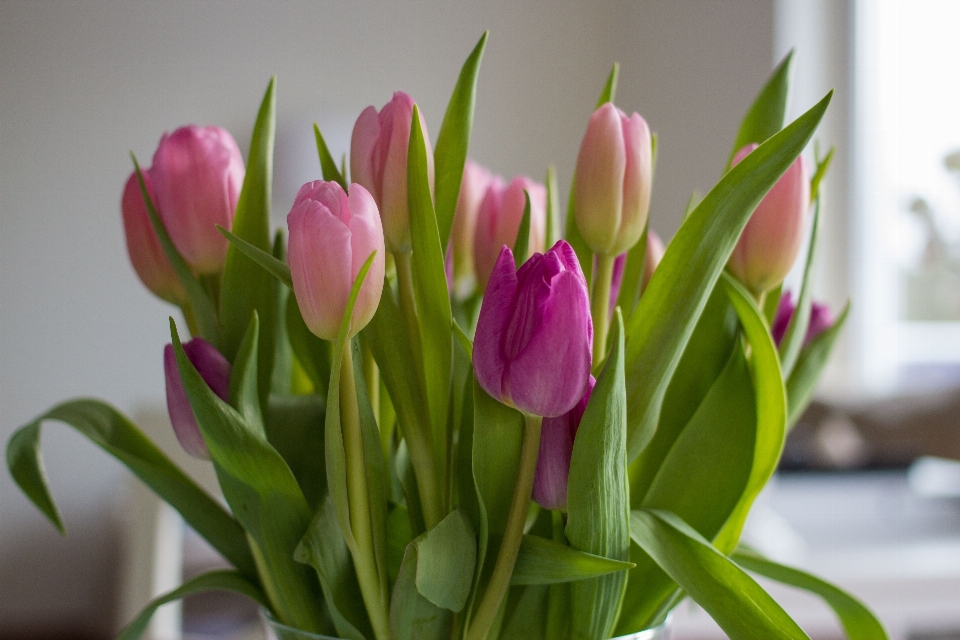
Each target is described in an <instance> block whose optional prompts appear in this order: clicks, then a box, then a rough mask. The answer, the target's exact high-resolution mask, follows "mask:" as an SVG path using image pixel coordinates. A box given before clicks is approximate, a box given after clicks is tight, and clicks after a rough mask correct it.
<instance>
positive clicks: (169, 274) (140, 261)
mask: <svg viewBox="0 0 960 640" xmlns="http://www.w3.org/2000/svg"><path fill="white" fill-rule="evenodd" d="M142 174H143V181H144V184H145V185H146V187H147V193H148V194H149V196H150V200H151V201H152V202H153V205H154V209H156V205H157V197H156V192H155V190H154V188H153V182H152V180H151V179H150V171H149V169H148V170H144V171H142ZM120 212H121V214H122V215H123V233H124V235H125V236H126V239H127V253H128V254H129V255H130V262H131V263H132V264H133V269H134V271H136V272H137V276H139V278H140V281H141V282H143V284H144V286H146V287H147V289H149V290H150V291H152V292H153V293H154V294H155V295H157V296H159V297H160V298H163V299H164V300H166V301H167V302H172V303H173V304H177V305H183V304H185V303H186V302H187V293H186V291H184V289H183V285H182V284H180V280H179V279H178V278H177V274H176V273H175V272H174V270H173V267H172V266H171V265H170V261H169V260H167V256H166V254H164V252H163V247H161V246H160V240H159V239H158V238H157V233H156V232H155V231H154V230H153V224H151V222H150V214H149V213H148V212H147V205H146V203H145V202H144V200H143V192H142V191H141V190H140V182H139V181H138V180H137V174H136V172H133V173H131V174H130V177H129V178H127V183H126V185H125V186H124V188H123V196H122V198H121V199H120Z"/></svg>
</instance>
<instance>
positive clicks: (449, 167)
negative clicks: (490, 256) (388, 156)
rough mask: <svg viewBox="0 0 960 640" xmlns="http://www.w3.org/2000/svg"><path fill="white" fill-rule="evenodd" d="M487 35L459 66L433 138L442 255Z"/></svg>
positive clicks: (471, 118)
mask: <svg viewBox="0 0 960 640" xmlns="http://www.w3.org/2000/svg"><path fill="white" fill-rule="evenodd" d="M487 33H488V32H486V31H484V32H483V35H482V36H480V41H479V42H477V45H476V46H475V47H474V48H473V51H472V52H470V55H469V57H467V60H466V62H464V63H463V68H462V69H461V70H460V77H459V78H457V86H456V87H454V89H453V95H452V96H450V103H449V104H448V105H447V112H446V113H445V114H444V116H443V124H441V125H440V135H439V136H437V149H436V151H435V152H434V160H435V161H436V172H437V175H436V191H437V193H436V196H437V228H438V230H439V235H440V242H441V250H442V252H443V253H444V254H445V253H446V250H447V242H448V241H449V239H450V230H451V229H452V228H453V214H454V212H456V210H457V199H458V198H459V197H460V183H461V182H462V180H463V166H464V164H466V161H467V149H468V147H469V146H470V131H471V129H472V128H473V110H474V105H475V104H476V97H477V75H478V73H479V72H480V61H481V60H482V59H483V50H484V48H485V47H486V46H487Z"/></svg>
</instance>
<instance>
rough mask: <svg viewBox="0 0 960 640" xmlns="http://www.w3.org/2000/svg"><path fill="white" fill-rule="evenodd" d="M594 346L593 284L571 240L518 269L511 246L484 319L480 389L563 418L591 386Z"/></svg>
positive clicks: (477, 352)
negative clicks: (590, 292) (589, 288)
mask: <svg viewBox="0 0 960 640" xmlns="http://www.w3.org/2000/svg"><path fill="white" fill-rule="evenodd" d="M592 344H593V321H592V320H591V318H590V302H589V295H588V294H587V282H586V280H585V279H584V277H583V271H582V270H581V269H580V263H579V262H577V256H576V254H575V253H574V251H573V249H572V248H571V247H570V245H569V244H567V243H566V242H565V241H563V240H560V241H559V242H557V244H555V245H554V246H553V248H552V249H550V250H549V251H547V253H545V254H539V253H538V254H534V255H533V256H532V257H531V258H530V259H529V260H527V261H526V262H525V263H524V264H523V266H521V267H520V269H519V270H517V269H516V267H515V266H514V260H513V252H512V251H511V250H510V249H509V247H507V246H504V247H503V249H502V250H501V251H500V257H499V259H498V260H497V264H496V266H495V267H494V269H493V273H492V275H491V276H490V282H489V285H488V287H487V290H486V292H485V293H484V295H483V304H482V305H481V307H480V317H479V318H478V319H477V332H476V338H475V340H474V346H473V367H474V372H475V374H476V377H477V382H479V383H480V386H481V387H483V389H484V390H486V392H487V393H489V394H490V395H491V396H493V397H494V398H496V399H497V400H500V401H501V402H503V403H504V404H507V405H510V406H512V407H515V408H517V409H520V410H521V411H524V412H526V413H529V414H533V415H538V416H544V417H548V418H550V417H556V416H560V415H563V414H565V413H566V412H568V411H570V410H571V409H572V408H573V406H574V405H575V404H577V402H579V401H580V399H581V398H583V395H584V393H586V391H587V383H588V379H589V377H590V365H591V359H592V358H591V347H592Z"/></svg>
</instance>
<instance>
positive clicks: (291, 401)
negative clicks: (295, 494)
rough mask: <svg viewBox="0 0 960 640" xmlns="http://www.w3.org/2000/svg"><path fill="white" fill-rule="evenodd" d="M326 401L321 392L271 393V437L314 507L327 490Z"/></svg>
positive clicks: (317, 506) (274, 445) (308, 502)
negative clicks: (279, 394)
mask: <svg viewBox="0 0 960 640" xmlns="http://www.w3.org/2000/svg"><path fill="white" fill-rule="evenodd" d="M326 407H327V405H326V402H324V399H323V398H322V397H320V396H318V395H310V396H270V411H269V413H268V415H269V416H270V417H269V419H268V421H267V424H266V432H267V440H268V441H269V442H270V444H271V445H273V447H274V448H275V449H276V450H277V452H278V453H279V454H280V455H281V456H283V459H284V460H285V461H286V462H287V465H288V466H289V467H290V471H292V472H293V475H294V477H295V478H296V479H297V483H298V484H299V485H300V489H301V490H302V491H303V497H304V498H306V500H307V504H308V505H309V506H310V510H311V511H316V510H317V509H318V508H319V507H320V504H321V502H322V501H323V498H324V497H325V496H326V494H327V470H326V467H325V465H324V458H325V456H324V449H323V445H324V431H323V420H324V415H325V414H326Z"/></svg>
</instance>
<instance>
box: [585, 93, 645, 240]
mask: <svg viewBox="0 0 960 640" xmlns="http://www.w3.org/2000/svg"><path fill="white" fill-rule="evenodd" d="M575 180H576V182H575V184H574V214H575V216H576V221H577V228H578V229H579V230H580V234H581V235H582V236H583V239H584V241H586V243H587V246H589V247H590V249H591V250H593V252H594V253H599V254H603V255H606V256H615V255H618V254H620V253H623V252H624V251H627V250H628V249H630V247H632V246H633V245H634V244H636V243H637V240H639V239H640V235H641V234H642V233H643V227H644V225H645V224H646V223H647V214H648V213H649V211H650V188H651V182H652V180H653V151H652V147H651V139H650V129H649V127H648V126H647V122H646V121H645V120H644V119H643V118H642V117H640V114H637V113H634V114H632V115H630V116H629V117H628V116H627V114H625V113H624V112H623V111H621V110H620V109H618V108H617V107H615V106H614V105H613V103H612V102H607V103H604V104H603V105H601V106H600V108H599V109H597V110H596V111H594V112H593V115H592V116H590V121H589V122H588V123H587V132H586V133H585V134H584V136H583V141H582V142H581V143H580V153H579V154H578V155H577V173H576V178H575Z"/></svg>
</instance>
